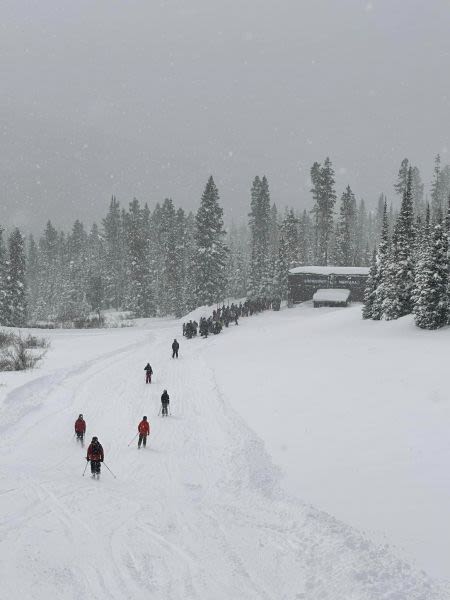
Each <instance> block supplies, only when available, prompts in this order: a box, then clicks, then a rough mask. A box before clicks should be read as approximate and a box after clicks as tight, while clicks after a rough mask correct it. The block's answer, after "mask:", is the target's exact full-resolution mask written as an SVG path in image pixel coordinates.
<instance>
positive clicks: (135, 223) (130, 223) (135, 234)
mask: <svg viewBox="0 0 450 600" xmlns="http://www.w3.org/2000/svg"><path fill="white" fill-rule="evenodd" d="M149 220H150V214H149V210H148V207H147V205H145V206H144V208H143V209H142V208H141V206H140V204H139V201H138V200H137V199H136V198H134V199H133V201H132V202H130V205H129V210H128V212H127V213H126V215H125V217H124V226H125V234H126V247H127V271H126V272H127V284H128V290H127V295H126V303H125V304H126V307H127V309H128V310H131V311H132V312H133V313H134V315H135V316H136V317H152V316H154V315H155V313H156V310H155V302H154V296H153V289H152V286H151V277H150V269H149V257H148V253H149Z"/></svg>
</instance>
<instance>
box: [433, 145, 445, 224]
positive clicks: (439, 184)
mask: <svg viewBox="0 0 450 600" xmlns="http://www.w3.org/2000/svg"><path fill="white" fill-rule="evenodd" d="M445 198H446V196H445V191H444V189H443V180H442V173H441V157H440V156H439V154H437V155H436V158H435V161H434V178H433V182H432V184H431V219H432V221H433V223H438V222H439V219H440V215H442V209H443V203H444V201H445Z"/></svg>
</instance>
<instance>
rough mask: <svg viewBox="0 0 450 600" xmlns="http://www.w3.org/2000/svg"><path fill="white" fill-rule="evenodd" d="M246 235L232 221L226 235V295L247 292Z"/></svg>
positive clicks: (240, 294) (234, 296)
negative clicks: (227, 249)
mask: <svg viewBox="0 0 450 600" xmlns="http://www.w3.org/2000/svg"><path fill="white" fill-rule="evenodd" d="M246 246H247V236H246V235H243V231H242V230H239V229H238V228H237V227H236V225H235V224H234V223H233V224H232V225H231V228H230V234H229V237H228V248H229V252H228V267H227V271H228V276H227V281H228V284H227V297H229V298H243V297H244V296H245V295H246V293H247V289H246V288H247V269H248V267H247V263H246V257H245V248H246Z"/></svg>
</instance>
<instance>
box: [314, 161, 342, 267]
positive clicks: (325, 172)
mask: <svg viewBox="0 0 450 600" xmlns="http://www.w3.org/2000/svg"><path fill="white" fill-rule="evenodd" d="M311 181H312V184H313V187H312V189H311V191H312V194H313V199H314V206H313V209H312V213H313V215H314V233H315V242H314V248H315V261H316V264H318V265H327V264H328V255H329V253H330V246H331V237H332V232H333V214H334V205H335V202H336V192H335V190H334V183H335V180H334V170H333V166H332V164H331V161H330V159H329V158H328V157H327V158H326V159H325V161H324V164H323V166H321V165H320V163H317V162H315V163H314V164H313V166H312V168H311Z"/></svg>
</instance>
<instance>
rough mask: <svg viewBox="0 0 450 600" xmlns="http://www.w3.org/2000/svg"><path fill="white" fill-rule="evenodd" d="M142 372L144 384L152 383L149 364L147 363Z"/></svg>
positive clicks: (151, 372)
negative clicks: (143, 372)
mask: <svg viewBox="0 0 450 600" xmlns="http://www.w3.org/2000/svg"><path fill="white" fill-rule="evenodd" d="M144 371H145V372H146V373H145V383H151V382H152V375H153V369H152V368H151V366H150V363H147V364H146V365H145V367H144Z"/></svg>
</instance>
